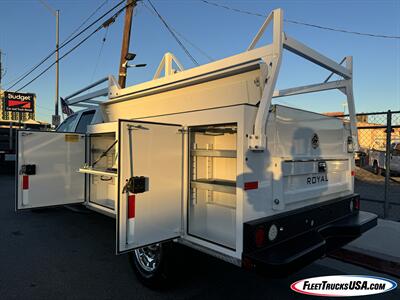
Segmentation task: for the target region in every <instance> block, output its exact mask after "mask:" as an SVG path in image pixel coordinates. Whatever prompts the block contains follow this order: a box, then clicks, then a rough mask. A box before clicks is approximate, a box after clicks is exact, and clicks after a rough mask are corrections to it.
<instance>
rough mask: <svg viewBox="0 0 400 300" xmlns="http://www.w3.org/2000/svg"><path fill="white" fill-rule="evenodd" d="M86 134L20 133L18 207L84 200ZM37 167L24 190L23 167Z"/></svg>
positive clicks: (24, 207) (25, 207)
mask: <svg viewBox="0 0 400 300" xmlns="http://www.w3.org/2000/svg"><path fill="white" fill-rule="evenodd" d="M84 162H85V135H83V134H75V133H65V132H34V131H19V132H18V161H17V171H18V173H17V174H16V181H17V190H16V208H17V209H27V208H35V207H45V206H55V205H63V204H71V203H81V202H83V201H84V186H85V177H84V175H83V174H79V173H78V172H77V171H78V169H79V168H80V167H81V166H82V165H83V164H84ZM25 164H32V165H35V166H36V174H35V175H29V176H28V178H27V179H25V180H28V188H26V187H25V188H23V177H24V176H27V175H23V174H19V172H20V170H21V167H22V165H25Z"/></svg>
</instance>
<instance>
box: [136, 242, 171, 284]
mask: <svg viewBox="0 0 400 300" xmlns="http://www.w3.org/2000/svg"><path fill="white" fill-rule="evenodd" d="M170 246H171V245H170V243H164V244H154V245H151V246H147V247H142V248H139V249H136V250H134V251H133V252H131V253H129V259H130V263H131V266H132V268H133V270H134V272H135V274H136V276H137V277H138V279H139V280H140V281H141V282H142V283H143V284H144V285H146V286H148V287H150V288H162V287H164V286H166V284H167V283H168V279H169V278H168V277H169V270H168V256H169V252H170Z"/></svg>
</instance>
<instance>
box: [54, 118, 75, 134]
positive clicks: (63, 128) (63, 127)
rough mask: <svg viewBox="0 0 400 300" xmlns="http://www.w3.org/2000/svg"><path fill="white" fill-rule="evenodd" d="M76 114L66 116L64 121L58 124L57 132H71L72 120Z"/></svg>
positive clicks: (72, 128)
mask: <svg viewBox="0 0 400 300" xmlns="http://www.w3.org/2000/svg"><path fill="white" fill-rule="evenodd" d="M76 116H77V115H72V116H70V117H68V118H67V119H66V120H65V121H64V122H62V123H61V124H60V126H58V128H57V131H59V132H72V131H74V123H75V122H74V121H75V119H76Z"/></svg>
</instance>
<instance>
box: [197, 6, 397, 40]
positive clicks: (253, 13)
mask: <svg viewBox="0 0 400 300" xmlns="http://www.w3.org/2000/svg"><path fill="white" fill-rule="evenodd" d="M199 1H201V2H203V3H205V4H208V5H211V6H215V7H219V8H224V9H226V10H230V11H234V12H237V13H242V14H247V15H253V16H257V17H262V18H266V17H267V16H266V15H263V14H260V13H256V12H251V11H247V10H243V9H238V8H234V7H231V6H228V5H224V4H220V3H216V2H213V1H208V0H199ZM284 22H286V23H291V24H296V25H302V26H307V27H313V28H318V29H322V30H329V31H336V32H341V33H347V34H355V35H360V36H368V37H374V38H385V39H400V36H397V35H386V34H374V33H367V32H358V31H352V30H347V29H342V28H334V27H327V26H322V25H317V24H312V23H306V22H301V21H297V20H291V19H284Z"/></svg>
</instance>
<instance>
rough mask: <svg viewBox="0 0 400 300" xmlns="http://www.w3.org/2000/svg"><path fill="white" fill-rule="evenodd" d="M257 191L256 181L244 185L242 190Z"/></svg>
mask: <svg viewBox="0 0 400 300" xmlns="http://www.w3.org/2000/svg"><path fill="white" fill-rule="evenodd" d="M255 189H258V181H250V182H245V183H244V190H245V191H246V190H255Z"/></svg>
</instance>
